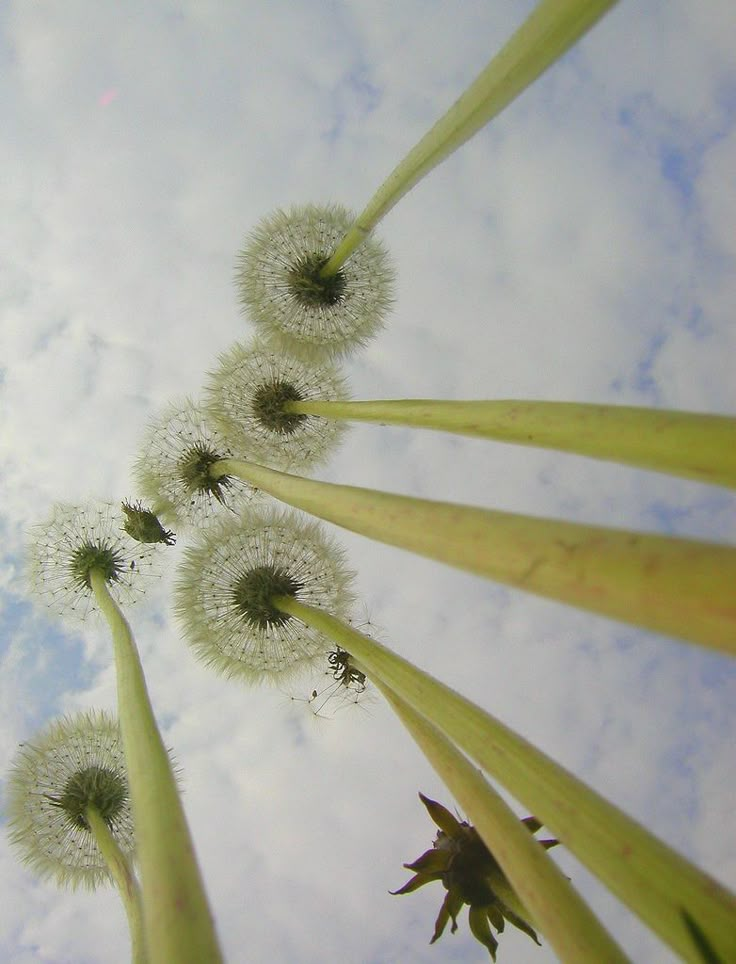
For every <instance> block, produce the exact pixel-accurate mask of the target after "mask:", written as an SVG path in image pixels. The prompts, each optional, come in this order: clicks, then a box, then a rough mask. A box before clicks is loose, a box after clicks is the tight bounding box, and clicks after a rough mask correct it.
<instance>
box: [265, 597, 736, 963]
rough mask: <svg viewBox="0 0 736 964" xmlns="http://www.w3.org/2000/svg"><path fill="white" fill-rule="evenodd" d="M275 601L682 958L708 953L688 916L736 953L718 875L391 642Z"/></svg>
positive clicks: (732, 904)
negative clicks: (440, 740) (532, 819)
mask: <svg viewBox="0 0 736 964" xmlns="http://www.w3.org/2000/svg"><path fill="white" fill-rule="evenodd" d="M274 603H275V604H276V605H277V606H278V608H279V609H281V610H282V611H283V612H286V613H289V614H290V615H291V616H294V617H296V618H297V619H300V620H302V622H304V623H306V624H307V625H309V626H312V627H314V628H315V629H317V630H319V631H320V632H322V633H324V634H325V635H326V636H329V637H330V638H331V639H334V640H336V641H337V642H338V643H339V645H340V646H341V647H342V648H343V649H345V650H346V651H347V652H348V653H350V654H351V655H352V656H354V657H355V658H356V659H357V660H358V661H359V662H360V664H361V665H362V666H363V667H364V669H365V670H366V671H367V672H368V673H369V674H370V675H371V678H372V679H373V680H374V681H376V680H380V681H381V682H383V683H384V684H385V685H386V686H388V687H389V688H390V689H391V690H393V692H394V693H396V694H398V696H399V697H400V698H401V699H403V700H405V701H406V702H407V703H408V704H409V706H410V707H411V708H412V709H413V710H415V711H416V712H417V713H419V714H421V715H422V716H424V717H425V718H426V719H428V720H430V721H431V722H432V723H433V724H434V725H435V726H437V727H438V728H439V729H440V730H441V731H442V732H443V733H444V734H445V735H446V736H447V737H449V739H451V740H452V741H453V742H454V743H455V744H456V745H457V746H458V747H459V748H460V749H461V750H463V751H465V752H466V753H467V754H468V755H469V756H470V757H472V758H473V759H474V760H476V761H477V762H478V763H479V764H480V765H481V766H482V767H483V768H484V769H485V770H486V771H487V773H489V774H490V775H491V776H492V777H493V778H494V779H495V780H498V782H499V783H501V784H502V785H503V786H505V787H506V789H507V790H508V791H509V792H510V793H512V794H513V795H514V797H516V799H517V800H519V801H520V802H521V803H523V804H524V806H526V807H528V808H529V810H530V811H531V812H532V813H533V814H534V815H535V816H537V817H538V818H539V819H540V820H541V821H542V823H543V824H544V825H545V826H547V827H549V829H550V830H551V831H552V833H554V835H555V836H556V837H558V838H559V839H560V841H561V842H562V843H563V844H564V845H565V846H566V847H567V848H568V850H570V851H571V852H572V853H574V854H575V855H576V856H577V857H578V859H579V860H580V861H581V862H582V863H584V864H585V865H586V866H587V867H588V868H589V869H590V870H591V871H592V872H593V873H594V874H595V875H596V876H597V877H599V878H600V880H602V881H603V883H605V884H606V886H607V887H608V888H609V889H610V890H611V891H613V893H614V894H616V895H617V896H618V898H619V899H620V900H621V901H623V902H624V903H625V904H626V905H627V906H628V907H629V908H630V909H631V910H632V911H633V912H634V913H635V914H636V915H637V916H638V917H640V918H641V920H643V921H644V922H645V923H646V924H647V925H648V926H649V927H651V928H652V930H654V931H655V932H656V933H657V934H658V935H659V936H660V938H661V939H662V940H663V941H665V942H666V943H667V944H669V945H670V946H671V947H672V948H674V950H675V951H676V952H677V953H678V954H680V955H681V956H682V957H683V958H684V959H685V960H687V961H693V962H696V964H702V960H703V959H702V956H701V955H700V952H699V950H698V947H697V945H696V943H695V942H694V939H693V930H692V927H691V926H690V925H689V924H688V918H689V920H690V921H691V922H695V925H696V927H697V930H698V932H699V933H701V934H703V935H704V936H705V938H706V939H707V940H708V942H709V943H710V944H712V946H713V947H714V948H715V951H716V953H718V954H719V955H720V956H721V958H722V960H723V961H731V960H736V928H734V926H733V925H734V920H736V916H735V915H736V898H735V897H734V895H733V894H731V893H729V891H728V890H727V889H726V888H725V887H722V886H721V885H720V884H719V883H718V882H717V881H716V880H714V879H713V878H712V877H709V876H708V875H707V874H705V873H703V872H702V871H701V870H699V869H698V868H697V867H695V866H693V865H692V864H690V863H689V862H688V861H687V860H685V859H684V858H683V857H681V856H680V855H679V854H677V853H676V852H675V851H674V850H672V849H671V848H670V847H668V846H667V845H666V844H664V843H662V842H661V841H660V840H658V839H657V838H656V837H655V836H654V835H653V834H650V833H649V832H648V831H647V830H645V829H644V827H642V826H641V825H640V824H638V823H637V822H636V821H634V820H632V819H631V818H630V817H627V816H626V814H625V813H623V812H622V811H621V810H619V809H618V807H616V806H614V805H613V804H612V803H609V801H607V800H606V799H605V798H604V797H601V796H600V795H599V794H597V793H596V792H595V791H594V790H592V789H591V788H590V787H588V786H586V785H585V784H584V783H582V781H580V780H578V779H577V778H576V777H574V776H573V775H572V774H571V773H568V772H567V771H566V770H565V769H564V768H563V767H561V766H559V765H558V764H556V763H555V762H554V761H553V760H551V759H550V758H549V757H548V756H546V755H545V754H544V753H542V752H541V750H538V749H537V748H536V747H535V746H533V745H532V744H530V743H528V742H527V741H526V740H525V739H524V738H523V737H521V736H519V735H518V734H517V733H515V732H514V731H513V730H511V729H509V728H508V727H507V726H505V725H504V724H503V723H501V722H500V721H499V720H497V719H496V718H495V717H493V716H491V714H490V713H486V712H485V711H484V710H482V709H480V707H478V706H475V704H473V703H471V702H470V701H469V700H466V699H465V698H464V697H462V696H460V695H459V694H458V693H456V692H455V691H454V690H452V689H450V688H449V687H448V686H445V685H444V684H443V683H440V682H439V681H438V680H436V679H434V678H433V677H431V676H430V675H429V674H427V673H425V672H423V671H422V670H420V669H418V668H417V667H416V666H413V665H412V664H411V663H409V662H408V661H407V660H405V659H402V657H400V656H397V655H396V654H395V653H393V652H391V650H389V649H387V648H386V647H385V646H382V645H381V644H380V643H377V642H376V641H375V640H372V639H370V638H369V637H367V636H364V635H363V634H362V633H359V632H357V631H356V630H354V629H352V628H351V627H349V626H346V625H345V624H344V623H342V622H340V620H338V619H335V618H334V617H333V616H330V615H328V614H327V613H324V612H320V611H319V610H317V609H313V608H312V607H311V606H305V605H304V604H303V603H300V602H299V601H298V600H296V599H294V598H293V597H286V596H279V597H278V598H277V599H275V600H274Z"/></svg>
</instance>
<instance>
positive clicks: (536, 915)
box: [372, 678, 628, 964]
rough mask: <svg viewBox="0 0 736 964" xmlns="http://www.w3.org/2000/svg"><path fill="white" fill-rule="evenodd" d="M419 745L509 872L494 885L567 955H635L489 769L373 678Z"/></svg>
mask: <svg viewBox="0 0 736 964" xmlns="http://www.w3.org/2000/svg"><path fill="white" fill-rule="evenodd" d="M372 681H373V683H374V684H375V686H376V687H377V688H378V689H379V690H380V691H381V693H383V695H384V696H385V698H386V700H387V701H388V702H389V704H390V705H391V706H392V707H393V709H394V711H395V712H396V714H397V716H398V717H399V719H400V720H401V721H402V723H403V724H404V726H405V727H406V728H407V730H408V731H409V733H410V734H411V736H412V737H413V739H414V740H415V742H416V743H417V745H418V746H419V749H420V750H421V751H422V752H423V753H424V755H425V756H426V758H427V759H428V760H429V762H430V763H431V764H432V766H433V767H434V769H435V770H436V771H437V773H438V774H439V776H440V777H441V778H442V780H443V781H444V783H445V784H446V786H447V787H448V789H449V790H450V791H451V793H452V795H453V796H454V797H455V799H456V800H457V802H458V803H459V804H460V806H461V807H462V808H463V810H464V811H465V812H466V814H467V815H468V818H469V819H470V822H471V823H472V824H473V825H474V826H475V828H476V830H477V831H478V833H479V834H480V836H481V837H482V838H483V841H484V843H485V844H486V846H487V847H488V849H489V850H490V852H491V854H492V855H493V857H494V858H495V859H496V860H497V861H498V864H499V865H500V867H501V869H502V870H503V871H504V873H505V874H506V876H507V877H508V880H506V879H504V878H503V877H501V878H500V879H499V877H496V876H494V877H493V880H492V881H491V882H490V883H491V887H492V889H493V891H494V893H496V894H497V896H498V897H500V898H501V900H502V901H503V902H504V903H505V904H506V906H507V907H510V908H511V910H513V911H514V912H515V913H517V914H518V915H519V916H520V917H522V918H523V919H524V920H527V921H528V922H529V923H530V924H533V925H534V926H535V927H539V929H540V930H541V931H542V933H543V934H544V935H545V936H546V937H547V940H548V941H549V942H550V944H551V945H552V946H553V947H554V949H555V951H556V953H557V956H558V957H559V959H560V960H561V961H568V962H570V964H575V962H577V964H590V962H591V961H598V962H600V964H603V962H605V961H611V962H613V961H618V962H622V961H627V960H628V958H627V957H626V955H625V954H623V952H622V951H621V949H620V948H619V947H618V946H617V944H616V943H615V941H614V940H613V938H611V936H610V935H609V934H608V933H607V932H606V930H605V929H604V927H603V925H602V924H601V923H600V921H599V920H598V919H597V918H596V917H595V915H594V914H593V913H592V911H591V910H590V908H589V907H588V906H587V904H586V903H585V902H584V901H583V900H582V898H581V897H580V896H579V895H578V893H577V892H576V891H575V889H574V888H573V887H572V885H571V884H570V882H569V881H568V879H567V877H565V875H564V874H563V873H562V872H561V871H560V870H559V869H558V867H557V865H556V864H555V863H554V861H553V860H552V859H551V858H550V856H549V854H548V853H547V851H546V850H545V849H544V848H543V847H542V846H541V845H540V843H539V842H538V841H537V840H535V839H534V837H533V836H532V835H531V834H530V833H529V831H528V830H527V829H526V827H525V826H524V825H523V823H521V821H520V820H519V819H518V818H517V817H516V815H515V814H514V812H513V811H512V810H511V808H510V807H509V806H508V805H507V804H506V803H505V801H504V800H503V798H502V797H501V796H500V795H499V794H498V793H497V792H496V791H495V790H494V789H493V787H491V786H490V784H489V783H488V781H487V780H486V779H485V778H484V777H483V775H482V774H481V772H480V771H479V770H478V769H477V768H476V767H475V766H473V765H472V764H471V763H470V762H469V761H468V759H467V758H466V757H465V756H464V755H463V754H462V753H460V751H459V750H457V749H456V748H455V746H453V744H452V743H451V742H450V741H449V740H448V739H447V737H445V736H444V735H443V734H442V733H441V732H440V731H439V730H438V729H437V727H436V726H434V725H433V724H432V723H430V722H429V721H428V720H427V719H425V717H423V716H421V715H420V714H419V713H417V712H415V711H414V710H413V709H411V707H410V706H409V705H408V704H407V703H406V702H405V701H404V700H402V699H401V697H399V696H397V694H396V693H394V691H393V690H392V689H390V688H389V687H388V686H386V684H385V683H383V682H382V681H381V680H379V679H373V678H372Z"/></svg>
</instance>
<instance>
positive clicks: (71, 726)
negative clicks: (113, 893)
mask: <svg viewBox="0 0 736 964" xmlns="http://www.w3.org/2000/svg"><path fill="white" fill-rule="evenodd" d="M6 796H7V812H8V817H9V829H10V834H9V836H10V843H11V845H12V847H13V848H14V849H15V850H16V852H17V854H18V856H19V857H20V859H21V860H22V861H23V862H24V863H26V864H28V865H29V866H30V867H31V869H32V870H33V871H34V872H35V873H37V874H38V875H39V876H41V877H43V878H50V879H53V880H55V881H56V883H58V884H59V885H62V886H71V887H77V886H80V885H82V886H85V887H89V888H94V887H96V886H97V885H98V884H100V883H102V882H110V881H111V877H110V874H109V872H108V870H107V866H106V864H105V861H104V858H103V856H102V854H101V853H100V851H99V848H98V846H97V843H96V841H95V838H94V835H93V833H92V832H91V831H90V828H89V824H88V823H87V819H86V816H85V813H86V809H87V807H88V806H93V807H94V808H95V809H96V810H97V812H98V813H99V815H100V816H101V817H102V819H103V820H104V821H105V823H106V824H107V826H108V828H109V830H110V831H111V833H112V835H113V837H114V838H115V840H116V842H117V844H118V846H119V847H120V848H121V850H122V852H123V853H124V854H125V855H126V856H127V857H131V856H132V855H133V852H134V835H133V817H132V813H131V808H130V798H129V792H128V780H127V775H126V770H125V760H124V755H123V746H122V742H121V738H120V729H119V726H118V723H117V721H116V720H114V719H113V718H112V717H111V716H109V715H108V714H106V713H101V712H94V711H93V712H89V713H81V714H79V715H77V716H73V717H65V718H63V719H61V720H59V721H56V722H55V723H52V724H51V725H50V726H48V727H46V729H44V730H43V731H42V732H41V733H39V734H38V735H37V736H36V737H35V739H33V740H32V741H30V742H27V743H24V744H23V746H22V747H21V749H20V750H19V751H18V753H17V755H16V757H15V759H14V760H13V763H12V765H11V770H10V773H9V775H8V780H7V791H6Z"/></svg>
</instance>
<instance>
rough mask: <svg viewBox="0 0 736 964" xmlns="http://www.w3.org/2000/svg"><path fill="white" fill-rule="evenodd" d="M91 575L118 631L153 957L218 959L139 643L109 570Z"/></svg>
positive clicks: (194, 961)
mask: <svg viewBox="0 0 736 964" xmlns="http://www.w3.org/2000/svg"><path fill="white" fill-rule="evenodd" d="M90 580H91V583H92V589H93V591H94V594H95V598H96V599H97V603H98V605H99V607H100V609H101V610H102V612H103V614H104V616H105V618H106V619H107V621H108V624H109V626H110V629H111V631H112V638H113V646H114V650H115V667H116V672H117V686H118V716H119V718H120V729H121V732H122V737H123V748H124V750H125V762H126V766H127V770H128V783H129V786H130V796H131V803H132V806H133V819H134V821H135V831H136V843H137V854H138V861H139V863H140V867H141V884H142V890H143V920H144V924H145V929H146V945H147V947H148V953H149V957H150V960H151V964H203V962H206V964H210V962H212V964H215V962H218V961H221V960H222V958H221V955H220V950H219V947H218V944H217V937H216V935H215V929H214V924H213V921H212V915H211V913H210V909H209V906H208V903H207V896H206V894H205V890H204V885H203V883H202V879H201V876H200V873H199V868H198V867H197V860H196V857H195V855H194V848H193V845H192V840H191V837H190V834H189V828H188V826H187V821H186V817H185V815H184V809H183V807H182V805H181V800H180V799H179V792H178V790H177V787H176V780H175V779H174V773H173V771H172V768H171V763H170V761H169V756H168V754H167V752H166V748H165V746H164V744H163V741H162V739H161V734H160V733H159V730H158V726H157V724H156V719H155V717H154V715H153V709H152V707H151V701H150V699H149V697H148V690H147V688H146V681H145V678H144V676H143V668H142V666H141V662H140V658H139V656H138V650H137V648H136V645H135V641H134V640H133V635H132V633H131V631H130V627H129V626H128V623H127V622H126V620H125V617H124V616H123V614H122V612H121V611H120V609H119V607H118V605H117V603H116V602H115V600H114V599H113V598H112V596H111V595H110V593H109V592H108V589H107V585H106V584H105V580H104V577H103V575H102V574H101V573H100V572H99V571H98V570H94V569H93V570H92V571H91V573H90Z"/></svg>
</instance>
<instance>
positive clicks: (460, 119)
mask: <svg viewBox="0 0 736 964" xmlns="http://www.w3.org/2000/svg"><path fill="white" fill-rule="evenodd" d="M615 2H616V0H541V3H539V4H538V5H537V7H536V8H535V10H534V11H533V12H532V13H531V15H530V16H529V17H528V18H527V19H526V21H525V22H524V23H523V24H522V25H521V27H519V29H518V30H517V31H516V33H515V34H514V35H513V36H512V37H511V39H510V40H509V41H508V42H507V43H506V45H505V46H504V47H503V48H502V49H501V50H500V51H499V53H498V54H496V56H495V57H494V58H493V59H492V60H491V62H490V63H489V64H488V66H487V67H486V68H485V69H484V70H483V71H482V73H480V74H479V75H478V77H477V78H476V79H475V80H474V81H473V83H472V84H471V85H470V87H468V89H467V90H466V91H465V93H464V94H463V95H462V96H461V97H460V98H459V100H457V101H456V102H455V103H454V104H453V106H452V107H451V108H450V109H449V110H448V111H447V113H446V114H444V115H443V116H442V117H441V118H440V119H439V120H438V121H437V123H436V124H435V125H434V127H432V128H431V129H430V130H429V131H428V132H427V133H426V134H425V135H424V137H423V138H422V139H421V140H420V141H419V143H418V144H416V146H415V147H413V148H412V150H411V151H410V152H409V153H408V154H407V155H406V157H405V158H404V159H403V161H401V162H400V164H399V165H398V166H397V167H396V168H394V170H393V171H392V173H391V174H389V176H388V177H387V178H386V180H385V181H384V182H383V184H382V185H381V186H380V187H379V189H378V190H377V191H376V193H375V194H374V195H373V197H372V198H371V200H370V201H369V202H368V205H367V207H366V208H365V210H364V211H363V212H362V214H360V215H359V216H358V217H357V218H356V220H355V223H354V224H353V226H352V227H351V229H350V231H349V232H348V233H347V234H346V236H345V238H344V239H343V240H342V241H341V242H340V244H339V245H338V246H337V248H336V249H335V251H334V252H333V254H332V257H331V258H330V259H329V261H328V262H327V263H326V264H325V266H324V268H323V269H322V275H323V276H324V277H329V276H330V275H333V274H336V273H337V271H339V269H340V267H341V266H342V265H343V264H344V263H345V262H346V261H347V259H348V258H349V257H350V255H351V254H352V253H353V251H354V250H355V249H356V248H357V247H358V245H359V244H360V243H361V241H363V240H364V239H365V237H366V236H367V235H368V234H369V233H370V232H371V231H372V230H373V228H374V227H375V226H376V224H378V222H379V221H380V220H381V218H382V217H383V216H384V215H385V214H387V213H388V212H389V211H390V210H391V208H392V207H393V206H394V205H395V204H396V203H397V202H398V201H400V200H401V198H402V197H403V196H404V195H405V194H406V193H407V192H408V191H410V190H411V188H413V187H414V185H415V184H417V182H418V181H420V180H421V179H422V178H423V177H424V176H425V175H426V174H428V173H429V172H430V171H431V170H432V169H433V168H435V167H437V165H438V164H440V163H441V162H442V161H443V160H444V159H445V158H446V157H448V156H449V155H450V154H452V153H453V151H455V150H457V148H458V147H460V146H461V145H462V144H464V143H465V141H467V140H469V139H470V138H471V137H472V136H473V135H474V134H476V133H477V132H478V131H479V130H480V129H481V128H482V127H484V126H485V125H486V124H487V123H488V121H490V120H491V119H492V118H493V117H495V116H496V114H499V113H500V112H501V111H502V110H503V109H504V107H506V106H507V105H508V104H510V103H511V101H512V100H514V99H515V98H516V97H518V96H519V94H521V93H522V91H524V90H525V89H526V88H527V87H528V86H529V85H530V84H532V83H533V82H534V81H535V80H536V79H537V77H539V76H540V74H543V73H544V71H545V70H547V68H548V67H550V66H551V65H552V64H553V63H554V62H555V61H556V60H558V59H559V58H560V57H561V56H562V55H563V54H564V53H565V52H566V51H567V50H568V49H569V48H570V47H572V45H573V44H574V43H576V42H577V41H578V40H579V39H580V38H581V37H582V36H583V34H585V33H586V31H588V30H590V28H591V27H592V26H593V25H594V24H595V23H596V22H597V21H598V20H600V18H601V17H602V16H603V14H604V13H605V12H606V11H607V10H608V9H610V8H611V7H612V6H613V5H614V3H615Z"/></svg>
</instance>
